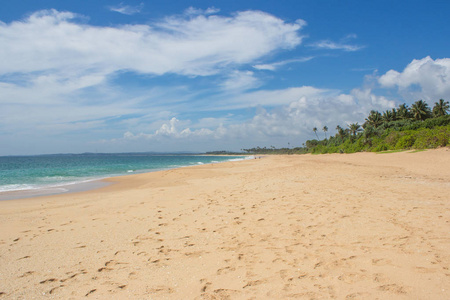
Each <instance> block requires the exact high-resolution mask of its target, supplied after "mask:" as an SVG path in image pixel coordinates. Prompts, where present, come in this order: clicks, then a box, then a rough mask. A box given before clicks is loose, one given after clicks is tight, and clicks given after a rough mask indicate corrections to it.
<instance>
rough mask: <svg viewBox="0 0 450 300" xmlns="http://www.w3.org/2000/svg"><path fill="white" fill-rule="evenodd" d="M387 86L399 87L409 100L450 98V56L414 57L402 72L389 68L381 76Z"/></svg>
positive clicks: (382, 82)
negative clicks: (441, 57) (436, 57)
mask: <svg viewBox="0 0 450 300" xmlns="http://www.w3.org/2000/svg"><path fill="white" fill-rule="evenodd" d="M378 82H379V83H380V85H381V86H382V87H385V88H397V89H398V91H399V93H400V94H401V95H402V96H403V97H404V98H407V99H408V98H411V99H409V102H414V101H417V100H419V99H423V100H432V101H435V100H437V99H440V98H444V99H449V98H450V58H443V59H436V60H433V59H432V58H431V57H429V56H427V57H425V58H422V59H414V60H413V61H412V62H411V63H409V64H408V65H407V66H406V68H405V69H404V70H403V71H402V72H398V71H395V70H389V71H388V72H386V74H384V75H382V76H380V77H379V79H378Z"/></svg>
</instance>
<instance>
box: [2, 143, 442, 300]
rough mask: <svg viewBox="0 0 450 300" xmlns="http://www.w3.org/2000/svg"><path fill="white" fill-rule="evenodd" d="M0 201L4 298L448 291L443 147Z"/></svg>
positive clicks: (133, 179) (213, 171)
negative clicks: (415, 151)
mask: <svg viewBox="0 0 450 300" xmlns="http://www.w3.org/2000/svg"><path fill="white" fill-rule="evenodd" d="M109 181H110V182H114V183H115V184H112V185H109V186H107V187H103V188H100V189H97V190H93V191H87V192H81V193H71V194H63V195H55V196H48V197H38V198H30V199H21V200H10V201H0V228H1V230H0V299H31V298H36V299H47V298H50V299H51V298H55V299H79V298H93V299H289V298H299V299H328V298H337V299H345V298H348V299H352V298H356V299H377V298H378V299H411V298H413V299H449V298H450V270H449V266H450V196H449V195H450V149H448V148H444V149H438V150H429V151H425V152H417V153H409V152H401V153H391V154H374V153H358V154H351V155H339V154H334V155H316V156H313V155H302V156H269V157H265V158H264V159H255V160H247V161H240V162H228V163H221V164H213V165H203V166H195V167H188V168H181V169H175V170H168V171H162V172H155V173H148V174H139V175H130V176H125V177H117V178H112V179H110V180H109Z"/></svg>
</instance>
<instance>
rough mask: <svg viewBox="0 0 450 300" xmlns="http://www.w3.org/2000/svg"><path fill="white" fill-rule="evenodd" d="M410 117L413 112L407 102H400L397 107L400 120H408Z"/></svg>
mask: <svg viewBox="0 0 450 300" xmlns="http://www.w3.org/2000/svg"><path fill="white" fill-rule="evenodd" d="M410 117H411V114H410V112H409V107H408V106H407V105H406V104H405V103H403V104H400V105H399V106H398V109H397V118H398V119H399V120H406V119H409V118H410Z"/></svg>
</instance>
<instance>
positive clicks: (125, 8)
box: [108, 2, 144, 16]
mask: <svg viewBox="0 0 450 300" xmlns="http://www.w3.org/2000/svg"><path fill="white" fill-rule="evenodd" d="M108 8H109V10H111V11H114V12H118V13H121V14H124V15H129V16H130V15H134V14H137V13H140V12H141V10H142V9H143V8H144V3H141V4H139V5H135V6H131V5H124V4H123V3H122V2H121V3H120V4H119V5H115V6H109V7H108Z"/></svg>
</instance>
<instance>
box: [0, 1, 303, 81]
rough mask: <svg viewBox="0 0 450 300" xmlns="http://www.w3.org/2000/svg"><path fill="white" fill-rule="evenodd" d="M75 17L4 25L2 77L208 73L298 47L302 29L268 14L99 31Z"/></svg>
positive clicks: (178, 19) (46, 14)
mask: <svg viewBox="0 0 450 300" xmlns="http://www.w3.org/2000/svg"><path fill="white" fill-rule="evenodd" d="M76 18H77V15H75V14H73V13H69V12H58V11H56V10H49V11H40V12H38V13H34V14H32V15H31V16H30V17H29V18H28V19H25V20H24V21H20V22H13V23H10V24H4V23H3V24H0V29H1V30H0V44H1V45H2V47H1V48H0V57H8V58H9V59H7V60H1V62H0V73H1V74H7V73H15V72H43V71H52V73H55V72H56V73H60V72H63V71H64V70H70V71H71V72H78V73H80V72H85V71H90V72H95V71H100V72H101V73H112V72H115V71H118V70H132V71H136V72H141V73H149V74H157V75H161V74H165V73H177V74H183V75H194V76H195V75H209V74H215V73H218V72H219V71H220V70H221V69H222V68H223V67H224V66H227V65H239V64H248V63H252V62H253V61H255V60H257V59H260V58H262V57H264V56H265V55H268V54H270V53H272V52H274V51H277V50H280V49H291V48H293V47H296V46H297V45H299V44H300V43H301V40H302V37H301V36H300V35H299V34H298V32H299V30H300V29H301V26H300V25H299V24H297V23H286V22H284V21H283V20H281V19H279V18H276V17H274V16H272V15H270V14H267V13H263V12H259V11H244V12H239V13H236V14H234V15H233V16H231V17H224V16H217V15H211V16H206V15H196V16H192V17H188V18H186V17H184V16H172V17H168V18H166V19H164V20H162V21H160V22H157V23H153V24H151V25H127V26H121V27H99V26H90V25H88V24H79V23H77V22H76Z"/></svg>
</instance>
